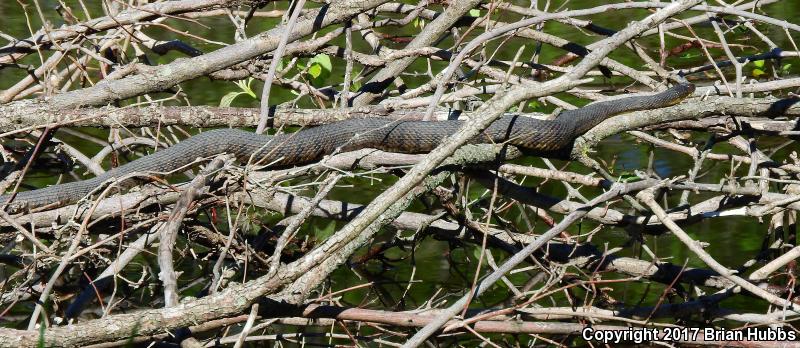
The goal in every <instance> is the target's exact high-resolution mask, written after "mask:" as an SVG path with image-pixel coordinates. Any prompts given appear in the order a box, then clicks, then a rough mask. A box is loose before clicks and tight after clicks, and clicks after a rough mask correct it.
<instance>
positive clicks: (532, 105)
mask: <svg viewBox="0 0 800 348" xmlns="http://www.w3.org/2000/svg"><path fill="white" fill-rule="evenodd" d="M541 106H542V104H539V102H538V101H535V100H531V101H529V102H528V107H529V108H531V109H533V110H536V109H538V108H539V107H541Z"/></svg>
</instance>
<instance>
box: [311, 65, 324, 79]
mask: <svg viewBox="0 0 800 348" xmlns="http://www.w3.org/2000/svg"><path fill="white" fill-rule="evenodd" d="M308 74H309V75H311V77H313V78H315V79H316V78H318V77H319V76H320V75H322V66H321V65H319V64H313V65H311V67H309V68H308Z"/></svg>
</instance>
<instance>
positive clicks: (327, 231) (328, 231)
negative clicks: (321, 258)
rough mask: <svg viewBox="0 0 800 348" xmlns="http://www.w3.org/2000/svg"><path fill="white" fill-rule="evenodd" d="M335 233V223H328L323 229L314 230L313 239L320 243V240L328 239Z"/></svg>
mask: <svg viewBox="0 0 800 348" xmlns="http://www.w3.org/2000/svg"><path fill="white" fill-rule="evenodd" d="M335 231H336V222H335V221H331V222H328V224H327V225H325V227H323V228H318V229H316V230H315V231H314V237H316V238H317V240H319V241H322V240H325V239H328V237H330V236H332V235H333V232H335Z"/></svg>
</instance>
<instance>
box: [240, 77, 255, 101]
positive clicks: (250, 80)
mask: <svg viewBox="0 0 800 348" xmlns="http://www.w3.org/2000/svg"><path fill="white" fill-rule="evenodd" d="M252 84H253V78H252V77H248V78H247V82H246V83H245V81H244V80H239V81H236V85H237V86H239V89H241V90H242V92H244V93H247V95H249V96H251V97H253V99H258V97H256V92H254V91H253V88H252V87H250V85H252Z"/></svg>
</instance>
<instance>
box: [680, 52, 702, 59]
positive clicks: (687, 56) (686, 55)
mask: <svg viewBox="0 0 800 348" xmlns="http://www.w3.org/2000/svg"><path fill="white" fill-rule="evenodd" d="M697 57H700V54H699V53H698V54H691V53H685V54H684V55H682V56H681V58H682V59H691V58H697Z"/></svg>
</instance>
